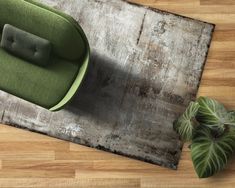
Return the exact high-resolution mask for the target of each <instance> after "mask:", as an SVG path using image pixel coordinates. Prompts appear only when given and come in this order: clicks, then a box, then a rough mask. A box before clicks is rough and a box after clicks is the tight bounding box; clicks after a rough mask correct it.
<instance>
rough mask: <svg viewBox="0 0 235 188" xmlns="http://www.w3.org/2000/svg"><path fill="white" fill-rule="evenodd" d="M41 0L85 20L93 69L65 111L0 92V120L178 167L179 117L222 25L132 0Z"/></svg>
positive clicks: (82, 24) (72, 154)
mask: <svg viewBox="0 0 235 188" xmlns="http://www.w3.org/2000/svg"><path fill="white" fill-rule="evenodd" d="M41 1H42V2H43V3H45V4H47V5H49V6H53V7H55V8H57V9H60V10H62V11H63V12H66V13H68V14H70V15H71V16H73V18H74V19H76V20H77V21H78V22H79V23H80V24H81V26H82V28H83V29H84V31H85V33H86V34H87V37H88V40H89V43H90V46H91V61H90V69H89V70H88V73H87V75H86V78H85V80H84V82H83V85H82V86H81V87H80V88H79V92H78V93H77V95H76V96H75V97H74V99H73V100H72V101H71V103H70V104H69V105H68V106H66V107H65V108H64V109H63V110H61V111H59V112H53V113H52V112H50V111H48V110H45V109H42V108H40V107H39V106H36V105H33V104H31V103H29V102H26V101H23V100H20V99H19V98H16V97H13V96H11V95H9V94H7V93H4V92H0V103H1V105H0V111H2V115H1V113H0V116H2V118H1V121H0V122H1V123H5V124H9V125H13V126H18V127H23V128H27V129H29V130H32V131H37V132H42V133H43V134H47V135H50V136H54V137H56V138H61V139H65V140H69V141H72V142H75V143H78V144H83V145H86V146H90V147H94V148H98V149H102V150H105V151H110V152H113V153H117V154H122V155H125V156H129V157H132V158H136V159H139V160H143V161H147V162H150V163H154V164H158V165H162V166H166V167H169V168H174V169H176V168H177V165H178V162H179V157H180V154H181V148H182V143H181V142H180V140H179V135H178V134H176V132H175V131H174V130H173V122H174V120H175V119H177V118H178V116H179V115H180V114H181V113H182V112H183V111H184V110H185V108H186V106H187V105H188V103H189V102H190V101H191V100H194V99H195V97H196V93H197V90H198V85H199V83H200V78H201V74H202V70H203V66H204V63H205V60H206V56H207V52H208V48H209V46H210V42H211V37H212V33H213V30H214V25H213V24H210V23H206V22H202V21H199V20H195V19H191V18H186V17H183V16H179V15H176V14H172V13H169V12H164V11H159V10H157V9H153V8H150V7H144V6H140V5H139V4H133V3H129V2H127V1H125V0H112V1H110V0H98V1H97V0H89V1H87V0H71V1H67V0H61V1H56V0H41ZM218 43H219V45H217V46H218V47H217V46H214V47H213V46H212V48H215V49H220V48H223V47H224V46H225V45H228V43H230V41H227V42H226V43H222V42H218ZM32 95H33V94H32ZM69 154H70V156H72V158H70V159H71V160H72V159H74V160H78V159H80V155H79V156H77V155H76V153H75V154H74V152H71V153H69ZM57 156H58V158H59V159H64V157H66V155H65V154H64V153H63V152H62V153H60V152H58V153H57ZM65 159H66V158H65ZM90 159H92V158H90Z"/></svg>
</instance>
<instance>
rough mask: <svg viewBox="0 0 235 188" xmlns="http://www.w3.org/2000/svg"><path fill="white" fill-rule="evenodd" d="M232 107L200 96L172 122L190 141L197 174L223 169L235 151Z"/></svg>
mask: <svg viewBox="0 0 235 188" xmlns="http://www.w3.org/2000/svg"><path fill="white" fill-rule="evenodd" d="M234 127H235V111H227V110H226V108H225V107H224V106H223V105H222V104H220V103H219V102H218V101H216V100H214V99H211V98H208V97H200V98H198V99H197V100H196V101H195V102H191V103H190V104H189V106H188V108H187V109H186V110H185V112H184V113H183V114H182V115H181V116H180V117H179V118H178V120H177V121H175V122H174V129H175V130H176V131H177V132H178V133H179V134H180V136H181V139H182V140H183V141H191V142H192V143H191V146H190V148H191V157H192V161H193V165H194V168H195V171H196V173H197V175H198V177H199V178H206V177H210V176H212V175H214V174H215V173H217V172H218V171H220V170H222V169H223V168H224V166H225V165H226V164H227V161H228V159H229V158H230V157H231V156H232V154H233V153H234V151H235V128H234Z"/></svg>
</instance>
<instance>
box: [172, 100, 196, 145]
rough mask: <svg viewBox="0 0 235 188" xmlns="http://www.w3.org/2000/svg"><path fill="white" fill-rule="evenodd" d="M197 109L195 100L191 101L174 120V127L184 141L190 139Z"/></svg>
mask: <svg viewBox="0 0 235 188" xmlns="http://www.w3.org/2000/svg"><path fill="white" fill-rule="evenodd" d="M198 109H199V104H198V103H197V102H191V103H190V104H189V106H188V107H187V109H186V110H185V112H184V113H183V114H182V115H181V116H180V117H179V119H178V120H177V121H175V122H174V129H175V130H176V132H177V133H179V134H180V137H181V139H182V140H184V141H190V140H192V135H193V132H194V129H195V126H196V122H195V116H196V114H197V111H198Z"/></svg>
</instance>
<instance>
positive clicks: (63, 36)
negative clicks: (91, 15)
mask: <svg viewBox="0 0 235 188" xmlns="http://www.w3.org/2000/svg"><path fill="white" fill-rule="evenodd" d="M36 37H37V38H36ZM0 38H1V40H2V43H1V44H2V45H1V47H0V89H1V90H3V91H5V92H8V93H10V94H12V95H15V96H17V97H20V98H22V99H24V100H27V101H29V102H31V103H34V104H37V105H39V106H41V107H44V108H46V109H49V110H51V111H57V110H59V109H61V108H63V107H64V105H66V104H67V103H68V102H69V101H71V99H72V97H73V96H74V95H75V93H76V91H77V90H78V88H79V86H80V84H81V82H82V80H83V78H84V76H85V73H86V71H87V68H88V64H89V58H90V49H89V44H88V41H87V38H86V36H85V34H84V32H83V30H82V28H81V27H80V26H79V24H78V23H77V22H76V21H75V20H74V19H73V18H72V17H70V16H68V15H66V14H64V13H62V12H60V11H57V10H55V9H53V8H50V7H47V6H45V5H42V4H40V3H38V2H35V1H32V0H0ZM24 41H25V42H24ZM35 41H36V42H35ZM24 44H27V45H24ZM22 48H23V50H22ZM24 48H25V49H24ZM26 48H28V49H26ZM47 49H48V50H50V52H49V51H48V50H47ZM30 50H31V51H32V55H31V54H30V53H31V51H30ZM14 51H15V52H16V53H14ZM21 53H22V55H21ZM44 54H46V56H47V57H45V56H44ZM48 54H49V55H48ZM30 56H32V57H30ZM46 59H47V60H46ZM35 62H36V63H35Z"/></svg>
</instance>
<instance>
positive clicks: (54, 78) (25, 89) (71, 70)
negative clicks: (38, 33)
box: [0, 48, 79, 108]
mask: <svg viewBox="0 0 235 188" xmlns="http://www.w3.org/2000/svg"><path fill="white" fill-rule="evenodd" d="M0 57H1V60H0V75H1V79H0V89H1V90H4V91H6V92H8V93H10V94H13V95H15V96H18V97H20V98H23V99H25V100H27V101H30V102H32V103H35V104H38V105H40V106H42V107H44V108H51V107H53V106H54V105H56V104H57V103H58V102H60V101H61V99H63V97H64V96H65V94H66V93H67V92H68V90H69V89H70V87H71V85H72V84H73V82H74V80H75V78H76V75H77V72H78V69H79V67H78V66H77V65H76V64H73V63H71V62H68V61H67V60H63V59H59V58H56V57H52V58H51V59H50V63H49V65H48V66H47V67H46V69H45V68H43V67H39V66H36V65H34V64H30V63H28V62H26V61H24V60H22V59H19V58H17V57H14V56H12V55H11V54H9V53H8V52H6V51H5V50H3V49H2V48H0Z"/></svg>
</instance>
